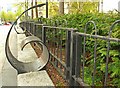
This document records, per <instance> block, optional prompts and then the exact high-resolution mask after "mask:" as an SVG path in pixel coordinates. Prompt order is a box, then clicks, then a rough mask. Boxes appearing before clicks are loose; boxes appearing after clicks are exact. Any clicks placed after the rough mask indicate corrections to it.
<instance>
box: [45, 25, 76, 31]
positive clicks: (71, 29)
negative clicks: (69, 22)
mask: <svg viewBox="0 0 120 88" xmlns="http://www.w3.org/2000/svg"><path fill="white" fill-rule="evenodd" d="M43 27H44V28H56V29H66V30H70V31H77V30H78V29H76V28H66V27H55V26H43Z"/></svg>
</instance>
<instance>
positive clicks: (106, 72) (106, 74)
mask: <svg viewBox="0 0 120 88" xmlns="http://www.w3.org/2000/svg"><path fill="white" fill-rule="evenodd" d="M117 23H120V20H117V21H115V22H114V23H113V24H112V26H111V27H110V31H109V35H108V38H111V34H112V30H113V28H114V26H115V25H116V24H117ZM109 50H110V40H108V46H107V56H106V69H105V81H104V86H107V78H108V63H109V52H110V51H109Z"/></svg>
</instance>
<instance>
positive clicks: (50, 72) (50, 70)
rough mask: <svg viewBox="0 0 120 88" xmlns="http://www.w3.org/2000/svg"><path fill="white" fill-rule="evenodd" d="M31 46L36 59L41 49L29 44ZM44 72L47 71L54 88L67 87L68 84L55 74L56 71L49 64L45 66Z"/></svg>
mask: <svg viewBox="0 0 120 88" xmlns="http://www.w3.org/2000/svg"><path fill="white" fill-rule="evenodd" d="M31 45H32V47H33V48H34V50H35V52H36V54H37V55H38V57H40V55H41V49H40V48H39V47H38V46H37V45H36V44H31ZM46 71H47V73H48V75H49V76H50V78H51V80H52V81H53V83H54V85H55V86H56V87H58V86H61V87H65V88H66V87H67V86H68V82H67V81H65V80H64V79H63V78H62V77H61V76H60V74H59V73H58V72H57V70H56V69H55V68H54V67H53V66H52V65H51V64H50V63H48V64H47V66H46Z"/></svg>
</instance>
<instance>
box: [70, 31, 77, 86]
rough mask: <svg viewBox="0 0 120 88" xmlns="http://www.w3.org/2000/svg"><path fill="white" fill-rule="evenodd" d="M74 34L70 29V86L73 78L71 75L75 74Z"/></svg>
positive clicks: (72, 84)
mask: <svg viewBox="0 0 120 88" xmlns="http://www.w3.org/2000/svg"><path fill="white" fill-rule="evenodd" d="M75 45H76V42H75V36H73V31H71V45H70V87H73V86H74V79H73V76H74V75H75V61H76V60H75V59H76V58H75V54H76V50H75V47H76V46H75Z"/></svg>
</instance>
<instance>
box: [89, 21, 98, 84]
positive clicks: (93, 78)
mask: <svg viewBox="0 0 120 88" xmlns="http://www.w3.org/2000/svg"><path fill="white" fill-rule="evenodd" d="M90 22H91V23H93V25H94V29H95V35H97V28H96V24H95V23H94V21H90ZM94 46H95V47H94V66H93V68H94V70H93V76H92V86H94V82H95V74H96V58H97V53H96V49H97V38H95V43H94Z"/></svg>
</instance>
